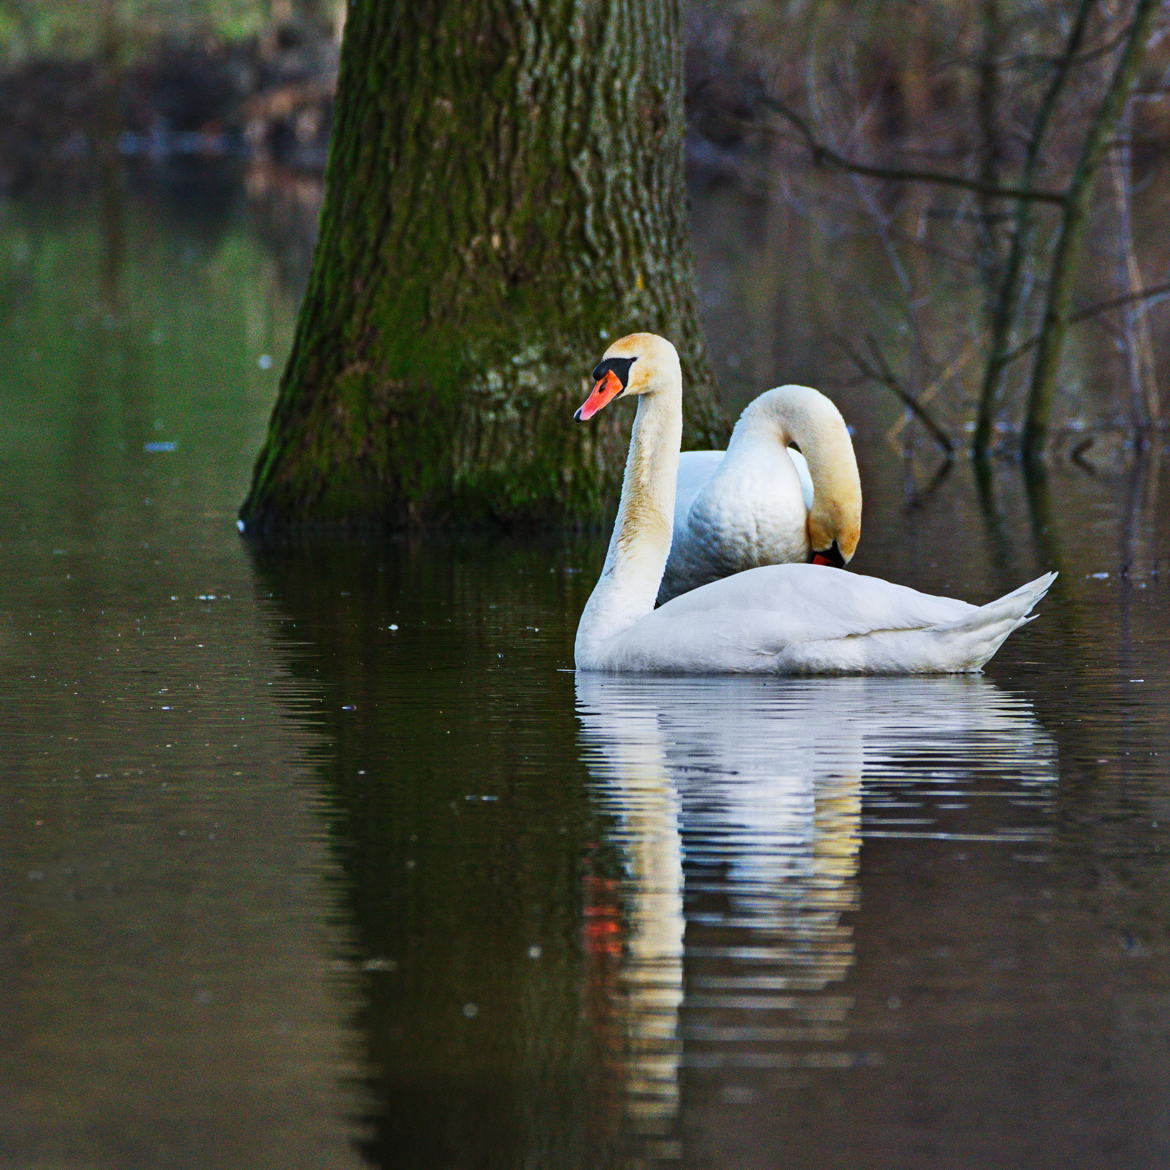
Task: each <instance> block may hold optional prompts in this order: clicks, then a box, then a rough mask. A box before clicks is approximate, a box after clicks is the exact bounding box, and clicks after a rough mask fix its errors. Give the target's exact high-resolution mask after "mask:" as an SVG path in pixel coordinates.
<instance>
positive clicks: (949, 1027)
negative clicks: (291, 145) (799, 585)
mask: <svg viewBox="0 0 1170 1170" xmlns="http://www.w3.org/2000/svg"><path fill="white" fill-rule="evenodd" d="M215 190H216V192H217V194H216V197H215V199H214V200H212V201H210V202H209V200H208V198H207V197H206V192H205V191H204V192H200V193H199V197H198V198H197V199H192V198H191V194H192V193H191V192H190V190H189V189H187V187H186V186H185V185H184V184H182V183H175V182H173V181H168V182H167V183H165V184H162V185H159V184H156V183H143V184H142V185H141V188H140V189H133V190H131V191H130V192H129V193H128V195H127V197H126V198H125V200H124V201H122V202H120V203H119V205H118V206H117V207H115V208H109V207H107V208H105V209H104V211H103V210H102V209H95V208H94V207H93V206H91V205H90V204H89V203H88V202H86V201H85V200H81V199H79V200H77V201H76V202H75V203H73V204H69V203H66V204H65V205H64V206H63V207H62V208H60V209H59V210H57V211H56V212H54V213H53V214H52V215H50V214H48V213H46V212H45V210H44V208H43V207H42V206H41V205H39V204H37V203H36V202H35V201H30V202H26V203H21V204H10V205H7V206H6V207H4V208H3V210H2V211H0V256H3V260H4V271H5V273H6V276H5V281H4V286H3V301H2V315H0V344H2V347H3V352H4V354H5V361H4V363H3V369H2V370H0V381H2V384H3V395H4V402H5V404H6V410H5V427H4V430H3V433H2V435H0V467H2V470H3V474H2V477H0V582H2V584H0V655H2V656H3V674H2V676H0V678H2V681H0V768H2V773H0V775H2V777H3V779H2V782H0V883H2V884H0V889H2V891H3V892H2V894H0V996H2V999H3V1002H4V1004H5V1010H4V1012H3V1013H2V1014H0V1041H2V1043H3V1049H4V1066H5V1073H4V1075H3V1077H0V1102H2V1107H0V1162H3V1163H4V1164H6V1165H14V1166H16V1165H19V1166H53V1167H57V1168H71V1167H124V1166H127V1165H144V1166H145V1165H150V1166H175V1167H181V1166H182V1167H185V1166H200V1167H216V1166H223V1167H239V1166H249V1167H266V1166H271V1167H300V1166H304V1167H318V1166H326V1165H327V1166H331V1167H332V1166H346V1165H377V1166H386V1167H403V1166H419V1167H428V1168H434V1167H464V1166H467V1167H470V1166H477V1167H478V1166H501V1167H512V1166H533V1167H542V1168H543V1167H582V1168H594V1167H603V1166H613V1167H627V1166H664V1167H666V1166H670V1167H673V1166H681V1167H694V1168H704V1170H705V1168H709V1167H710V1168H723V1167H731V1166H734V1167H756V1166H759V1167H772V1166H776V1165H786V1166H794V1167H799V1166H808V1167H824V1166H857V1167H862V1166H865V1167H869V1166H899V1167H921V1168H923V1170H926V1168H934V1167H938V1166H951V1165H955V1166H958V1165H962V1166H984V1167H989V1168H990V1167H1001V1166H1005V1165H1026V1166H1045V1165H1077V1166H1081V1167H1102V1168H1105V1167H1110V1168H1112V1167H1117V1166H1127V1167H1137V1168H1141V1167H1158V1166H1163V1165H1165V1164H1167V1162H1168V1161H1170V1105H1168V1104H1167V1099H1166V1096H1165V1092H1164V1085H1165V1084H1166V1083H1167V1081H1168V1080H1170V1047H1168V1046H1167V1041H1166V1037H1167V1036H1168V1035H1170V961H1168V960H1170V954H1168V951H1170V940H1168V937H1167V923H1168V922H1170V892H1168V891H1170V852H1168V849H1167V840H1168V836H1167V833H1168V826H1170V768H1168V767H1167V759H1168V753H1170V731H1168V730H1167V720H1166V715H1165V713H1166V711H1167V710H1168V709H1170V667H1168V663H1170V635H1168V634H1167V626H1166V614H1167V613H1168V612H1170V606H1168V605H1167V598H1166V574H1167V571H1168V568H1170V562H1168V558H1167V550H1168V548H1170V521H1168V520H1167V515H1168V509H1167V507H1166V494H1165V488H1164V487H1163V486H1162V485H1161V482H1160V480H1159V477H1158V468H1157V467H1156V465H1153V464H1151V465H1147V466H1145V467H1144V468H1143V469H1142V474H1141V476H1139V477H1137V478H1135V477H1132V476H1130V475H1128V474H1122V472H1121V471H1120V470H1119V469H1116V468H1114V467H1113V466H1110V465H1109V464H1107V463H1104V462H1098V463H1097V464H1095V465H1094V466H1093V468H1092V471H1093V474H1090V473H1089V472H1088V471H1086V470H1084V469H1081V468H1076V467H1060V468H1056V469H1054V471H1053V473H1052V475H1051V477H1050V479H1049V481H1048V482H1047V484H1046V485H1042V486H1041V487H1040V488H1039V489H1034V490H1032V491H1031V492H1028V491H1026V490H1025V489H1024V486H1023V485H1022V483H1021V482H1020V481H1019V480H1018V479H1017V477H1016V476H1015V474H1014V471H1013V469H1012V468H1010V467H1009V468H1003V469H1000V470H999V471H998V472H997V473H996V476H995V477H994V478H993V481H992V482H991V483H989V484H985V485H983V488H982V491H981V489H980V486H979V485H977V484H976V483H975V482H974V481H973V479H972V478H971V476H970V475H969V474H968V473H967V472H966V471H965V470H964V469H956V470H955V471H953V472H952V473H951V474H950V475H948V476H946V477H944V478H943V479H942V481H941V482H939V483H937V484H935V485H933V487H932V486H930V485H928V484H927V483H926V482H925V478H924V477H922V476H921V472H920V470H919V471H916V472H915V474H916V475H917V476H919V477H920V478H918V479H916V480H913V481H908V480H907V479H906V477H905V475H904V470H903V467H902V465H901V464H900V463H899V462H898V461H897V459H896V457H895V455H894V453H893V452H892V451H891V450H890V449H889V447H888V446H886V445H884V444H883V442H882V441H881V439H880V437H879V436H880V433H881V432H880V430H878V429H876V428H877V423H874V428H875V429H874V430H872V431H871V430H867V429H866V427H867V426H869V423H867V422H866V421H865V419H864V417H863V418H862V419H861V420H860V421H859V435H858V443H859V446H860V447H861V454H862V465H863V474H864V476H865V484H866V492H867V494H866V528H865V533H864V536H863V541H862V547H861V551H860V553H859V554H858V558H857V562H856V564H857V567H858V568H859V569H860V570H862V571H865V572H873V573H878V574H881V575H884V576H889V577H893V578H895V579H897V580H899V581H903V582H906V583H908V584H912V585H915V586H918V587H920V588H925V589H930V590H932V591H936V592H951V593H956V594H960V595H962V596H965V597H968V598H970V599H972V600H983V599H987V598H990V597H991V596H993V595H995V594H997V593H999V592H1003V591H1005V590H1006V589H1007V588H1009V587H1012V586H1014V585H1016V584H1018V583H1020V582H1021V581H1023V580H1025V579H1028V578H1030V577H1033V576H1036V575H1038V573H1039V572H1041V571H1043V570H1044V569H1047V568H1056V569H1058V570H1060V572H1061V577H1060V579H1059V580H1058V582H1057V584H1056V585H1055V587H1054V588H1053V590H1052V592H1051V593H1050V594H1049V596H1048V598H1047V599H1046V600H1045V601H1044V602H1043V604H1042V606H1041V616H1040V618H1039V620H1038V621H1036V622H1035V623H1033V624H1032V625H1030V626H1028V627H1027V628H1026V629H1024V630H1022V631H1019V632H1018V633H1017V634H1015V635H1014V636H1013V637H1012V639H1010V640H1009V642H1008V643H1007V645H1006V646H1005V647H1004V649H1003V650H1002V651H1001V652H1000V654H999V655H998V656H997V658H996V659H995V660H994V661H993V662H992V664H991V666H990V668H989V670H988V672H987V674H986V675H985V676H983V677H977V678H961V679H945V678H943V679H902V680H898V679H888V680H886V679H837V680H833V679H829V680H759V679H717V680H694V679H691V680H669V679H667V680H653V679H625V680H623V679H606V678H598V677H586V676H582V677H577V676H575V675H574V674H573V673H572V672H571V670H570V669H569V667H570V666H571V643H572V634H573V629H574V627H575V623H576V618H577V614H578V613H579V611H580V607H581V605H582V604H583V602H584V599H585V597H586V596H587V595H588V592H589V589H590V588H591V586H592V582H593V579H594V575H595V573H596V572H597V569H598V566H599V565H600V561H601V558H602V555H603V551H604V538H603V537H602V536H597V537H582V538H557V537H545V538H533V539H524V540H519V539H511V540H503V539H489V538H482V537H477V538H468V539H460V540H455V539H451V538H433V537H432V538H426V539H418V540H407V539H388V540H383V541H366V542H361V541H357V542H351V543H349V544H347V545H338V544H320V543H319V544H316V545H309V546H305V547H293V548H285V549H278V550H267V551H265V550H259V549H253V548H250V547H249V546H247V545H246V544H245V543H243V542H242V541H241V540H240V539H239V537H238V535H237V533H236V531H235V527H234V510H235V507H236V506H237V504H238V502H239V500H240V498H241V497H242V494H243V492H244V490H245V487H246V481H247V476H248V472H249V468H250V461H251V458H252V457H253V454H254V452H255V451H256V450H257V449H258V447H259V443H260V438H261V435H262V433H263V428H264V425H265V423H266V420H267V414H268V410H269V408H270V406H271V402H272V398H273V395H274V393H275V384H276V379H277V377H278V373H279V369H280V365H281V361H282V359H283V356H284V354H285V352H286V351H287V346H288V343H289V339H290V332H291V325H292V321H293V316H294V312H295V302H296V295H297V291H298V288H299V283H298V282H299V280H300V279H302V278H303V257H304V240H303V237H294V238H293V239H288V240H282V238H281V236H280V234H279V233H278V232H276V231H275V230H274V228H273V222H274V221H273V219H272V218H271V217H268V216H266V215H265V214H263V213H262V211H261V210H260V209H257V208H255V207H250V206H249V205H247V204H246V203H245V202H244V201H243V199H242V198H241V197H239V196H238V195H235V194H233V192H235V191H237V190H238V188H236V187H234V186H232V185H231V184H226V185H224V186H223V187H221V188H216V189H215ZM111 225H116V229H117V230H116V231H115V230H112V227H111ZM717 252H718V249H716V248H714V247H712V248H709V249H707V250H706V252H705V254H706V255H707V256H708V263H709V264H710V263H713V262H714V259H713V258H715V257H716V255H717ZM736 278H737V277H736V273H735V272H732V271H727V272H720V271H714V270H711V269H710V267H708V269H707V270H705V273H704V280H705V281H707V282H708V287H714V286H715V285H716V284H717V282H718V280H720V279H722V280H724V282H725V283H726V284H727V285H730V284H731V283H733V282H734V280H735V279H736ZM768 345H769V346H771V347H772V349H773V352H774V351H776V350H778V349H780V348H781V347H780V346H779V345H778V344H777V342H776V340H775V339H774V338H772V339H770V340H769V341H768ZM719 356H720V355H718V354H717V357H719ZM723 357H726V355H725V354H724V355H723ZM585 360H587V361H592V360H593V357H592V356H590V355H585ZM720 360H723V358H721V359H720ZM752 360H753V362H760V361H763V360H764V358H763V357H761V356H760V355H755V356H754V357H753V359H752ZM761 377H763V375H761ZM783 377H784V374H783V372H780V373H779V374H778V376H777V377H776V378H775V379H774V380H777V381H779V380H782V378H783ZM769 380H773V379H769ZM572 405H573V404H570V407H569V409H570V410H571V406H572ZM886 409H887V405H886V404H883V405H882V406H881V407H880V408H878V413H880V411H881V410H886ZM862 413H863V415H864V412H862Z"/></svg>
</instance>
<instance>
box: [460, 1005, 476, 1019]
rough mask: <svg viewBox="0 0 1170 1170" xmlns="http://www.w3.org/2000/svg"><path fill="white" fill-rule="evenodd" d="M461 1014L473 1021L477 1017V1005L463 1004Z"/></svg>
mask: <svg viewBox="0 0 1170 1170" xmlns="http://www.w3.org/2000/svg"><path fill="white" fill-rule="evenodd" d="M463 1014H464V1016H465V1017H466V1018H467V1019H469V1020H474V1019H475V1017H476V1016H478V1015H479V1004H477V1003H465V1004H464V1005H463Z"/></svg>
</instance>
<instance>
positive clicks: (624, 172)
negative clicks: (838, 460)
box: [241, 0, 723, 531]
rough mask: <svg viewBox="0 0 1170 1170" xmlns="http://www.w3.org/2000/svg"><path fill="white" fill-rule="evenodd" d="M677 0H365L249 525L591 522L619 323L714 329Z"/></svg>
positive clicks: (704, 414) (617, 444) (688, 348)
mask: <svg viewBox="0 0 1170 1170" xmlns="http://www.w3.org/2000/svg"><path fill="white" fill-rule="evenodd" d="M679 25H680V17H679V4H678V0H586V2H582V0H424V2H421V3H420V2H417V0H414V2H409V3H408V2H404V0H356V2H355V3H352V4H351V6H350V14H349V18H348V21H347V24H346V32H345V44H344V47H343V51H342V66H341V75H340V80H339V88H338V99H337V111H336V121H335V127H334V135H333V140H332V143H331V148H330V158H329V165H328V169H327V173H326V184H327V192H326V199H325V204H324V207H323V209H322V219H321V233H320V239H319V242H318V245H317V251H316V254H315V257H314V263H313V269H312V273H311V276H310V279H309V285H308V288H307V291H306V294H305V299H304V302H303V304H302V307H301V313H300V318H299V321H298V326H297V332H296V336H295V339H294V342H293V348H292V352H291V355H290V357H289V361H288V365H287V367H286V369H285V371H284V376H283V378H282V381H281V386H280V392H279V395H278V399H277V403H276V407H275V410H274V412H273V416H272V421H271V425H270V429H269V434H268V437H267V440H266V443H265V446H264V449H263V450H262V452H261V454H260V457H259V459H258V461H257V464H256V470H255V475H254V479H253V483H252V489H251V492H250V493H249V495H248V498H247V500H246V501H245V503H244V506H243V508H242V511H241V516H242V517H243V519H244V520H245V522H246V524H247V526H248V528H249V530H250V531H259V530H264V529H272V528H286V527H290V526H303V525H306V524H319V523H324V524H346V525H364V524H389V525H392V526H411V525H428V524H435V523H443V522H455V523H476V522H483V521H488V520H491V519H495V520H502V521H510V522H524V523H532V522H535V523H541V522H554V523H558V522H565V521H574V520H588V519H592V518H595V517H597V516H598V514H599V512H600V511H601V509H602V508H603V506H604V503H605V501H606V500H607V498H608V497H609V496H610V494H611V493H612V491H613V489H614V487H615V485H616V482H617V477H618V475H619V474H620V467H621V462H622V456H623V454H624V448H625V432H626V429H627V426H628V421H629V420H628V419H626V418H623V417H622V416H621V412H615V414H614V415H613V416H611V417H608V418H606V417H604V416H603V417H602V418H599V419H598V420H597V422H598V423H600V424H601V425H599V426H591V427H578V426H576V425H574V424H573V422H572V419H571V413H572V411H573V409H574V408H575V407H576V406H577V405H578V404H579V402H580V400H581V399H582V398H583V397H584V394H585V392H586V390H587V383H586V376H587V372H588V371H589V370H590V369H591V368H592V366H593V364H594V362H595V361H596V360H597V358H598V357H599V356H600V353H601V351H602V350H603V349H604V348H605V346H606V344H607V340H606V338H607V337H608V338H610V339H612V338H614V337H617V336H619V335H620V334H622V333H627V332H632V331H634V330H641V329H649V330H653V331H655V332H659V333H663V334H664V335H666V336H669V337H671V338H672V339H673V340H674V341H675V342H676V344H677V345H678V347H679V349H680V352H682V353H683V354H684V355H685V356H684V363H685V369H686V373H687V375H688V383H689V385H688V402H687V406H688V421H689V427H688V438H690V439H691V440H692V441H702V442H708V441H712V440H716V439H718V438H719V437H720V435H721V432H722V430H723V420H722V417H721V415H720V413H719V411H718V410H717V408H716V406H715V399H714V394H713V389H712V384H711V376H710V372H709V368H708V366H707V362H706V358H705V354H704V350H703V344H702V339H701V334H700V330H699V326H698V320H697V315H696V311H695V304H694V293H693V261H692V257H691V250H690V242H689V235H688V226H687V216H686V206H685V198H686V196H685V190H684V186H683V159H682V134H683V124H682V117H683V115H682V65H681V46H680V27H679Z"/></svg>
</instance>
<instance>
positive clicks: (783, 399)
mask: <svg viewBox="0 0 1170 1170" xmlns="http://www.w3.org/2000/svg"><path fill="white" fill-rule="evenodd" d="M790 443H795V444H796V445H797V446H798V447H799V448H800V450H799V451H797V450H793V449H792V448H791V447H790V446H789V444H790ZM860 535H861V478H860V476H859V475H858V473H857V459H856V458H855V456H854V454H853V443H852V442H851V440H850V438H849V431H848V428H847V427H846V426H845V420H844V419H843V418H842V417H841V412H840V411H839V410H838V409H837V408H836V407H835V406H834V405H833V403H832V402H831V401H830V400H829V399H828V398H826V397H825V395H824V394H822V393H821V392H820V391H819V390H814V389H813V388H812V387H811V386H791V385H790V386H778V387H776V388H775V389H773V390H767V391H765V392H764V393H763V394H761V395H760V396H759V397H758V398H756V399H755V400H754V401H753V402H750V403H749V404H748V405H747V406H746V407H745V408H744V411H743V413H742V414H741V415H740V416H739V420H738V422H736V424H735V429H734V430H733V431H732V433H731V440H730V442H729V443H728V444H727V450H726V451H725V452H724V451H687V452H684V453H683V454H682V455H681V456H680V458H679V467H678V478H677V489H676V496H675V506H674V539H673V541H672V543H671V546H670V556H669V557H668V558H667V561H666V571H665V573H664V574H663V577H662V584H661V585H660V586H659V589H658V603H659V604H660V605H661V604H662V603H663V602H664V601H669V600H670V599H671V598H672V597H677V596H678V595H679V594H680V593H686V592H687V591H688V590H691V589H695V588H697V587H698V586H700V585H705V584H706V583H707V582H708V581H716V580H718V579H719V578H721V577H729V576H731V574H732V573H738V572H740V571H741V570H743V569H752V568H755V566H756V565H779V564H785V563H787V562H789V561H809V560H811V561H813V562H814V563H816V564H828V565H836V566H838V567H843V566H844V565H845V564H847V563H848V561H849V560H850V558H851V557H852V556H853V553H854V552H855V551H856V549H857V541H858V538H859V537H860Z"/></svg>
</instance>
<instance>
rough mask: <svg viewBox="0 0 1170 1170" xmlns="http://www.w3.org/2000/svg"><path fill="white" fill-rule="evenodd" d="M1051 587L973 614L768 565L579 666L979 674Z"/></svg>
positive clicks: (812, 568) (876, 583) (858, 581)
mask: <svg viewBox="0 0 1170 1170" xmlns="http://www.w3.org/2000/svg"><path fill="white" fill-rule="evenodd" d="M1052 579H1053V577H1052V575H1051V574H1049V575H1048V576H1046V577H1041V578H1039V579H1038V580H1037V581H1034V582H1031V583H1029V584H1028V585H1025V586H1021V588H1019V589H1017V590H1015V591H1013V592H1012V593H1009V594H1007V595H1006V596H1005V597H1002V598H999V599H998V600H997V601H994V602H991V603H989V604H988V605H985V606H974V605H970V604H969V603H967V602H965V601H959V600H957V599H955V598H950V597H938V596H934V595H932V594H927V593H921V592H919V591H918V590H916V589H911V588H909V587H907V586H905V585H896V584H894V583H892V582H890V581H884V580H882V579H880V578H877V577H865V576H861V575H859V574H855V573H847V572H844V571H842V570H839V569H832V568H827V567H824V566H820V565H805V564H790V565H765V566H762V567H760V568H757V569H751V570H748V571H747V572H744V573H738V574H736V575H735V576H733V577H726V578H724V579H722V580H719V581H714V582H712V583H711V584H709V585H704V586H702V587H700V588H698V589H695V590H692V591H691V592H689V593H686V594H683V595H682V596H680V597H677V598H675V599H674V600H673V601H670V602H667V603H666V604H665V605H663V606H661V607H660V608H658V609H656V610H654V611H653V612H651V613H650V614H647V615H646V616H645V617H643V618H641V619H640V620H639V621H637V622H636V623H634V625H633V626H632V627H631V628H629V629H628V630H626V631H625V632H623V633H621V634H618V635H615V637H613V638H611V639H609V640H608V641H607V643H606V645H605V646H604V647H602V648H599V649H600V650H601V653H600V655H599V661H598V662H596V663H592V664H582V665H584V666H586V668H589V666H591V665H592V666H593V667H594V668H598V669H608V670H619V671H628V672H648V673H668V674H673V673H677V674H722V673H769V674H851V673H886V674H909V673H952V672H959V671H971V670H978V669H980V667H982V665H983V664H984V663H985V662H986V661H987V659H988V658H990V657H991V655H992V654H994V653H995V651H996V650H997V649H998V648H999V646H1000V644H1001V643H1002V642H1003V640H1004V639H1005V638H1006V637H1007V636H1008V634H1010V633H1011V631H1012V630H1014V629H1016V628H1017V627H1018V626H1019V625H1021V624H1022V623H1023V622H1024V621H1026V620H1027V615H1028V612H1029V611H1030V610H1031V608H1032V606H1033V605H1035V603H1036V602H1037V601H1038V600H1039V599H1040V597H1042V596H1043V595H1044V593H1045V592H1046V591H1047V589H1048V586H1049V585H1050V584H1051V582H1052ZM602 660H603V661H602Z"/></svg>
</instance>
